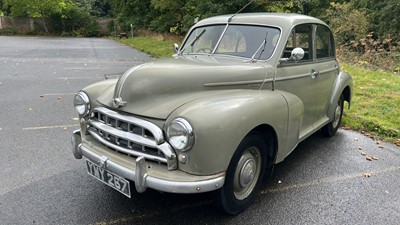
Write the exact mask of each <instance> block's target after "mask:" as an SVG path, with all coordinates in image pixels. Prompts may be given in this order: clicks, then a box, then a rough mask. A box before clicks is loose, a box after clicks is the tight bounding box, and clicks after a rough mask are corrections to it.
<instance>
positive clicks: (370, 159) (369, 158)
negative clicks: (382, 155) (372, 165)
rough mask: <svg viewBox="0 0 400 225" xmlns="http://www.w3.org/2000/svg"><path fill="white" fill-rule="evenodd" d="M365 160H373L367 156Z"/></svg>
mask: <svg viewBox="0 0 400 225" xmlns="http://www.w3.org/2000/svg"><path fill="white" fill-rule="evenodd" d="M365 159H366V160H368V161H372V160H373V159H372V158H371V157H369V156H368V157H366V158H365Z"/></svg>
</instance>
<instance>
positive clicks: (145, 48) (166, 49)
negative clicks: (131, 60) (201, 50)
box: [113, 35, 180, 58]
mask: <svg viewBox="0 0 400 225" xmlns="http://www.w3.org/2000/svg"><path fill="white" fill-rule="evenodd" d="M113 39H114V40H116V41H120V42H122V43H125V44H127V45H130V46H132V47H134V48H136V49H137V50H140V51H142V52H145V53H147V54H149V55H152V56H154V57H156V58H162V57H168V56H171V55H173V54H174V53H175V52H174V51H173V49H172V48H173V45H174V43H175V42H176V41H173V40H169V39H166V38H163V37H162V36H161V35H158V36H138V37H133V38H128V39H126V38H121V39H119V38H113ZM179 44H180V43H179Z"/></svg>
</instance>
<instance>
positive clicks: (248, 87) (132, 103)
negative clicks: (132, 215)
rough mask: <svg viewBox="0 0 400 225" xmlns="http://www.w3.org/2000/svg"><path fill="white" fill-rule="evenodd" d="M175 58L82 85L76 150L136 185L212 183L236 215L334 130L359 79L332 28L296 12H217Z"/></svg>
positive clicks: (105, 172)
mask: <svg viewBox="0 0 400 225" xmlns="http://www.w3.org/2000/svg"><path fill="white" fill-rule="evenodd" d="M175 48H176V54H175V55H174V56H173V57H171V58H169V59H163V60H159V61H156V62H150V63H146V64H142V65H138V66H135V67H133V68H131V69H129V70H128V71H127V72H126V73H125V74H123V75H122V76H121V77H120V78H119V79H108V80H104V81H101V82H98V83H95V84H93V85H90V86H88V87H86V88H84V89H82V90H81V91H80V92H79V93H78V94H77V95H76V96H75V99H74V105H75V108H76V111H77V112H78V114H79V118H80V130H77V131H75V132H74V134H73V137H72V142H73V143H72V144H73V154H74V156H75V157H76V158H77V159H80V158H82V157H84V158H85V165H86V169H87V171H88V173H89V174H90V175H92V176H94V177H95V178H97V179H98V180H99V181H102V182H104V183H105V184H107V185H109V186H111V187H113V188H114V189H116V190H117V191H119V192H121V193H123V194H125V195H126V196H128V197H130V196H131V186H134V187H135V189H136V191H138V192H143V191H145V190H146V188H152V189H155V190H159V191H162V192H171V193H201V192H209V191H214V195H215V203H216V205H218V206H219V207H220V208H222V209H223V210H224V211H225V212H227V213H229V214H236V213H239V212H241V211H243V210H244V209H246V208H247V207H248V206H249V205H250V204H251V202H252V201H253V200H254V198H255V197H256V195H257V193H258V191H259V189H260V185H261V180H262V178H263V176H264V171H265V170H266V168H270V167H271V166H273V165H274V164H276V163H279V162H281V161H283V160H284V159H285V157H287V156H288V155H289V154H290V153H291V152H292V151H293V150H294V149H295V148H296V146H297V144H298V143H299V142H301V141H302V140H304V139H305V138H307V137H309V136H310V135H311V134H313V133H315V132H317V131H319V130H321V131H322V133H324V134H325V135H327V136H333V135H334V134H335V133H336V131H337V129H338V128H339V126H340V121H341V118H342V114H343V106H344V105H343V104H344V101H347V102H348V103H349V106H350V101H351V94H352V79H351V77H350V75H348V74H347V73H345V72H341V71H340V67H339V64H338V62H337V60H336V56H335V44H334V39H333V36H332V33H331V30H330V29H329V27H328V26H327V25H326V24H325V23H324V22H322V21H321V20H318V19H316V18H312V17H308V16H304V15H296V14H269V13H251V14H237V15H236V14H235V15H224V16H217V17H212V18H208V19H204V20H202V21H200V22H198V23H197V24H196V25H194V26H193V27H192V28H191V29H190V31H189V33H188V35H187V36H186V38H185V39H184V41H183V44H182V46H180V47H179V46H177V45H176V46H175Z"/></svg>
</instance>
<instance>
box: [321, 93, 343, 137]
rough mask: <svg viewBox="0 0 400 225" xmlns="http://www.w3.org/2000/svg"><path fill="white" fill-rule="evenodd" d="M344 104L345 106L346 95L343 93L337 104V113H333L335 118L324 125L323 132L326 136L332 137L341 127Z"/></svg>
mask: <svg viewBox="0 0 400 225" xmlns="http://www.w3.org/2000/svg"><path fill="white" fill-rule="evenodd" d="M343 106H344V97H343V94H342V95H340V98H339V99H338V102H337V104H336V106H335V114H334V115H333V120H332V121H331V122H329V123H328V124H326V125H325V126H324V127H322V129H321V130H322V134H323V135H324V136H326V137H332V136H334V135H335V134H336V131H337V130H338V129H339V127H340V124H341V122H342V116H343Z"/></svg>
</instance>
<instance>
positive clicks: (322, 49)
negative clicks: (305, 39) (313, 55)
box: [315, 25, 335, 59]
mask: <svg viewBox="0 0 400 225" xmlns="http://www.w3.org/2000/svg"><path fill="white" fill-rule="evenodd" d="M315 42H316V43H315V47H316V52H317V59H324V58H333V57H334V56H335V54H334V52H333V49H334V48H333V37H332V34H331V31H330V30H329V29H328V28H326V27H324V26H320V25H318V26H317V32H316V38H315Z"/></svg>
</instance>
